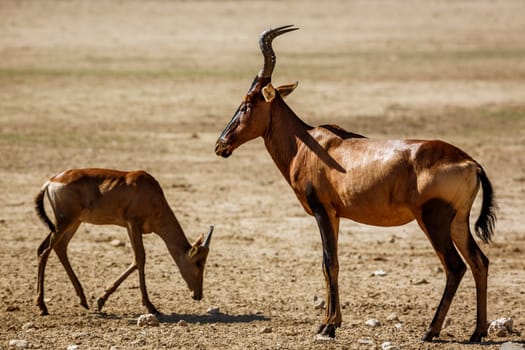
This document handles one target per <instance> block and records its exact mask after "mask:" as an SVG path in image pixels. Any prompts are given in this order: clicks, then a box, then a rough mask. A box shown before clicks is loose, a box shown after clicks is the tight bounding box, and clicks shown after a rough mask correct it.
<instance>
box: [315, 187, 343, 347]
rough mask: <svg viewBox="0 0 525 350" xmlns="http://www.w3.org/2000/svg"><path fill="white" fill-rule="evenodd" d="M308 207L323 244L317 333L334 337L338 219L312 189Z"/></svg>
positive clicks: (338, 308) (338, 311)
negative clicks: (322, 283) (321, 308)
mask: <svg viewBox="0 0 525 350" xmlns="http://www.w3.org/2000/svg"><path fill="white" fill-rule="evenodd" d="M307 196H308V198H307V199H308V205H309V206H310V209H311V210H312V212H313V215H314V217H315V220H316V221H317V225H318V226H319V231H320V233H321V240H322V243H323V273H324V277H325V282H326V304H327V307H326V314H325V318H324V320H323V322H322V323H321V325H320V326H319V330H318V333H319V334H321V335H323V336H329V337H331V338H334V337H335V329H336V328H337V327H340V326H341V321H342V318H341V306H340V303H339V284H338V275H339V261H338V257H337V240H338V234H339V218H338V217H337V216H335V212H334V211H333V210H332V211H330V210H329V209H327V208H326V207H325V206H324V205H323V203H321V202H320V201H319V198H318V197H317V194H316V193H315V190H314V189H313V188H310V189H309V190H308V191H307Z"/></svg>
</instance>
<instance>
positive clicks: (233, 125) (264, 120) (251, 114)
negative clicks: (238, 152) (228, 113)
mask: <svg viewBox="0 0 525 350" xmlns="http://www.w3.org/2000/svg"><path fill="white" fill-rule="evenodd" d="M296 86H297V83H295V84H289V85H283V86H279V87H278V88H274V87H273V86H272V84H271V83H270V82H269V81H268V80H267V79H261V78H259V77H257V78H255V80H254V82H253V83H252V87H251V88H250V90H249V91H248V94H246V97H245V98H244V100H243V101H242V103H241V105H240V106H239V108H237V111H236V112H235V114H234V115H233V118H232V120H231V121H230V122H229V123H228V125H226V127H225V128H224V130H223V131H222V133H221V135H220V136H219V139H218V140H217V143H216V144H215V153H216V154H217V155H219V156H222V157H225V158H227V157H229V156H230V155H231V154H232V152H233V151H234V150H235V149H236V148H237V147H239V146H240V145H242V144H243V143H245V142H248V141H250V140H253V139H254V138H256V137H259V136H263V135H264V134H265V133H266V131H267V130H268V128H269V127H270V123H271V119H272V103H274V100H275V98H276V97H277V96H279V97H285V96H287V95H288V94H290V93H291V92H292V91H293V90H294V89H295V88H296Z"/></svg>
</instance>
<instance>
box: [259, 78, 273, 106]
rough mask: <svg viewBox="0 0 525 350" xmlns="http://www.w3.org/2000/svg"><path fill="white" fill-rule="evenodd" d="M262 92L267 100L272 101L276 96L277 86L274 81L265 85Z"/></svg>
mask: <svg viewBox="0 0 525 350" xmlns="http://www.w3.org/2000/svg"><path fill="white" fill-rule="evenodd" d="M261 92H262V95H263V97H264V100H265V101H266V102H272V101H273V99H274V98H275V88H274V87H273V85H272V83H268V85H266V86H265V87H263V88H262V90H261Z"/></svg>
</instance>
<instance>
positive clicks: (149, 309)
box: [145, 303, 160, 315]
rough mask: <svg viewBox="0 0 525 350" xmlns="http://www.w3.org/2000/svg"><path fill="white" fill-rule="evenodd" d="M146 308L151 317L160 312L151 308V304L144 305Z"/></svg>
mask: <svg viewBox="0 0 525 350" xmlns="http://www.w3.org/2000/svg"><path fill="white" fill-rule="evenodd" d="M145 306H146V309H148V312H149V313H150V314H153V315H160V312H159V310H157V308H156V307H155V306H153V304H151V303H150V304H148V305H145Z"/></svg>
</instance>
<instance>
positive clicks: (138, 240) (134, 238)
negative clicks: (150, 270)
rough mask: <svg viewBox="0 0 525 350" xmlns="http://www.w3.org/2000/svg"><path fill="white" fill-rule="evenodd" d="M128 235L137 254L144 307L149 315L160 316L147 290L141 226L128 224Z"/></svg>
mask: <svg viewBox="0 0 525 350" xmlns="http://www.w3.org/2000/svg"><path fill="white" fill-rule="evenodd" d="M128 235H129V240H130V242H131V247H132V248H133V252H134V253H135V264H136V265H137V269H138V271H139V286H140V292H141V294H142V305H144V306H145V307H146V308H147V309H148V312H149V313H152V314H158V313H159V312H158V310H157V308H156V307H155V306H154V305H153V304H152V303H151V301H150V300H149V296H148V291H147V290H146V277H145V275H144V267H145V265H146V252H145V251H144V243H143V242H142V231H141V229H140V225H139V224H138V223H136V222H130V223H128ZM130 270H132V266H130V267H129V268H128V270H127V271H129V273H131V272H132V271H130ZM127 271H126V272H127ZM126 272H125V273H126ZM129 273H128V275H129ZM126 277H127V276H126Z"/></svg>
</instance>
